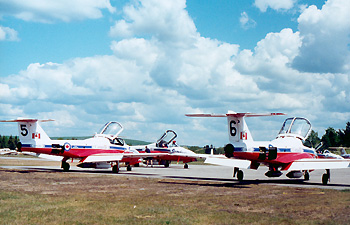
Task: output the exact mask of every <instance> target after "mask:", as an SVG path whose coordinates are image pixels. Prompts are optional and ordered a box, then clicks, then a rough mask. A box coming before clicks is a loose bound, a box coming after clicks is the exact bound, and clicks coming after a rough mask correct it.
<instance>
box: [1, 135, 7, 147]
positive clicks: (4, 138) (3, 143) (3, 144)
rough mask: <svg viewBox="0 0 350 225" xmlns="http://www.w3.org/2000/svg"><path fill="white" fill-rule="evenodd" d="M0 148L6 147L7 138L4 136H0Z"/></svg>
mask: <svg viewBox="0 0 350 225" xmlns="http://www.w3.org/2000/svg"><path fill="white" fill-rule="evenodd" d="M0 148H7V138H6V137H5V136H2V137H1V138H0Z"/></svg>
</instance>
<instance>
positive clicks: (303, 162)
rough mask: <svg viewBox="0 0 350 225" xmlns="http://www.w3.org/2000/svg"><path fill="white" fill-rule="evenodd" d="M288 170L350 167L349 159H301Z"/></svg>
mask: <svg viewBox="0 0 350 225" xmlns="http://www.w3.org/2000/svg"><path fill="white" fill-rule="evenodd" d="M291 164H292V165H291V166H290V167H289V168H287V170H316V169H341V168H348V167H350V160H349V159H299V160H296V161H294V162H293V163H291Z"/></svg>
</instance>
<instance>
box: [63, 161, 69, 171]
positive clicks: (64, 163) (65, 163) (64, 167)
mask: <svg viewBox="0 0 350 225" xmlns="http://www.w3.org/2000/svg"><path fill="white" fill-rule="evenodd" d="M62 169H63V171H64V172H68V171H69V169H70V165H69V163H67V162H62Z"/></svg>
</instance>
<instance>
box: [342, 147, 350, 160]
mask: <svg viewBox="0 0 350 225" xmlns="http://www.w3.org/2000/svg"><path fill="white" fill-rule="evenodd" d="M340 153H341V155H340V156H341V157H343V158H344V159H350V154H348V153H346V151H345V149H344V148H342V149H341V150H340Z"/></svg>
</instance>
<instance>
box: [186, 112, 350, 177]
mask: <svg viewBox="0 0 350 225" xmlns="http://www.w3.org/2000/svg"><path fill="white" fill-rule="evenodd" d="M276 115H285V114H283V113H264V114H256V113H236V112H233V111H229V112H228V113H227V114H219V115H218V114H186V116H189V117H227V123H228V134H229V142H230V143H229V144H227V145H226V146H225V156H223V155H221V156H215V155H214V156H209V157H208V158H207V159H206V161H205V163H210V164H216V165H223V166H230V167H233V168H234V173H233V176H236V175H237V178H238V180H240V181H241V180H243V176H244V175H243V171H242V170H240V168H244V169H257V168H258V167H259V166H260V165H261V164H262V165H266V166H268V167H269V170H268V171H267V173H266V174H265V175H266V176H268V177H279V176H281V175H282V172H281V171H287V172H288V174H287V177H289V178H299V177H301V176H303V175H304V178H305V180H308V179H309V172H311V171H313V170H316V169H325V170H326V173H325V174H324V175H323V176H322V183H323V184H327V183H328V181H329V179H330V169H337V168H348V167H350V160H346V159H343V158H341V157H340V158H338V159H334V158H332V159H319V158H318V155H317V153H316V151H315V149H313V148H309V147H306V146H304V145H303V141H305V140H306V138H307V137H308V135H309V133H310V132H311V124H310V122H309V121H308V120H307V119H305V118H301V117H293V118H288V119H286V120H285V122H284V124H283V126H282V129H281V131H280V132H279V134H278V135H277V137H276V139H274V140H272V141H254V140H253V138H252V136H251V134H250V131H249V129H248V126H247V124H246V122H245V117H258V116H276Z"/></svg>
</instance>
